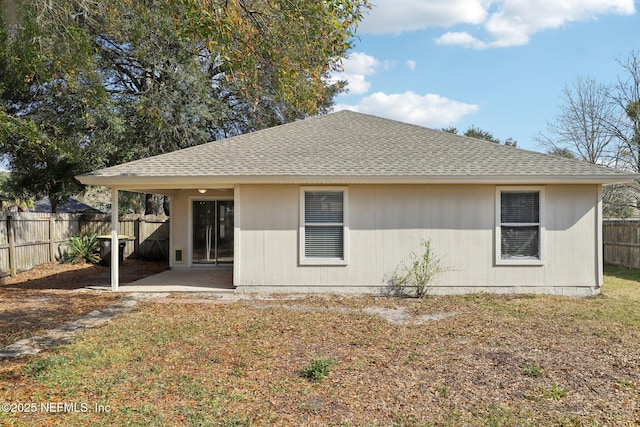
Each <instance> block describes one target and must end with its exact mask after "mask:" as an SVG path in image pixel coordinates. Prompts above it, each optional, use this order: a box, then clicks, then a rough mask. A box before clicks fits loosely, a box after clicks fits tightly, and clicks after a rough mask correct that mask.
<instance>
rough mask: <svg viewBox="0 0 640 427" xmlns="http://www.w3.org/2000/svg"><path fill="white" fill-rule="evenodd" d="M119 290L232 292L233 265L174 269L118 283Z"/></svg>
mask: <svg viewBox="0 0 640 427" xmlns="http://www.w3.org/2000/svg"><path fill="white" fill-rule="evenodd" d="M118 291H119V292H215V293H226V294H233V293H234V292H235V288H234V287H233V267H231V266H228V267H227V266H224V267H220V266H218V267H209V268H190V269H174V270H167V271H163V272H162V273H159V274H154V275H153V276H149V277H145V278H144V279H140V280H136V281H135V282H131V283H126V284H122V285H120V287H119V288H118Z"/></svg>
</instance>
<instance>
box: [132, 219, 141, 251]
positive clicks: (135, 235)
mask: <svg viewBox="0 0 640 427" xmlns="http://www.w3.org/2000/svg"><path fill="white" fill-rule="evenodd" d="M141 222H142V218H140V217H138V218H136V221H135V222H134V223H133V238H134V240H133V253H134V254H135V256H137V257H138V258H139V257H140V223H141Z"/></svg>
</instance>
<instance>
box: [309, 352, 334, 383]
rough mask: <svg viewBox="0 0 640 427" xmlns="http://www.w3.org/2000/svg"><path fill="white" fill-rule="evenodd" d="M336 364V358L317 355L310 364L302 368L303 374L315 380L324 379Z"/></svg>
mask: <svg viewBox="0 0 640 427" xmlns="http://www.w3.org/2000/svg"><path fill="white" fill-rule="evenodd" d="M335 364H336V362H335V361H334V360H331V359H328V358H324V359H321V358H317V357H316V358H314V359H313V362H311V364H310V365H309V366H307V367H306V368H305V369H303V370H302V376H303V377H304V378H309V379H310V380H313V381H322V379H324V377H326V376H327V375H329V368H330V367H331V366H333V365H335Z"/></svg>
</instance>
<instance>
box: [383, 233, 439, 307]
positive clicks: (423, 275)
mask: <svg viewBox="0 0 640 427" xmlns="http://www.w3.org/2000/svg"><path fill="white" fill-rule="evenodd" d="M420 246H421V247H422V248H424V250H423V253H422V254H418V253H416V252H413V253H412V254H411V255H410V256H409V261H408V262H406V261H405V262H404V263H403V264H402V265H401V266H400V267H399V268H398V269H397V270H396V271H395V272H394V273H393V274H392V275H391V276H390V277H388V278H387V293H391V294H393V295H397V296H406V295H408V294H411V293H413V294H414V296H415V297H416V298H424V297H426V296H427V295H428V294H429V291H430V290H431V288H432V286H433V284H432V283H431V282H432V280H433V279H434V278H435V277H436V276H438V275H439V274H442V273H444V272H445V271H447V269H445V268H444V267H443V266H442V264H441V262H440V258H438V257H437V256H436V255H435V252H434V251H433V249H432V248H431V241H429V240H426V241H422V242H421V243H420Z"/></svg>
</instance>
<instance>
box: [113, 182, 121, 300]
mask: <svg viewBox="0 0 640 427" xmlns="http://www.w3.org/2000/svg"><path fill="white" fill-rule="evenodd" d="M119 254H120V242H119V241H118V189H117V188H115V187H112V188H111V291H113V292H116V291H117V290H118V284H119V283H118V281H119V271H118V270H119V268H120V264H118V260H119V256H118V255H119Z"/></svg>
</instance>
